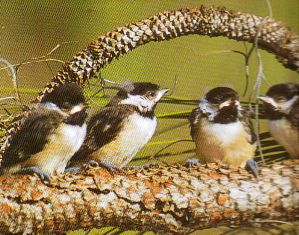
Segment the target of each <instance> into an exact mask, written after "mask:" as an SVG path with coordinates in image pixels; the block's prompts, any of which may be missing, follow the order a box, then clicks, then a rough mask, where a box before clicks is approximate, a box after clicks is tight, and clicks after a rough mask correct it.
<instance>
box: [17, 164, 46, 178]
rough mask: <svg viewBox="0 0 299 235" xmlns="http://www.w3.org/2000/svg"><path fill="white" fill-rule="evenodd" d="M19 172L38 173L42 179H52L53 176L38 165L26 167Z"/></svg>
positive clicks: (24, 173)
mask: <svg viewBox="0 0 299 235" xmlns="http://www.w3.org/2000/svg"><path fill="white" fill-rule="evenodd" d="M17 174H23V175H26V174H37V175H38V176H39V177H40V178H41V180H42V181H50V179H51V177H50V176H49V175H48V174H47V173H45V172H43V171H42V170H41V169H40V168H39V167H38V166H30V167H24V168H22V169H21V170H20V171H18V172H17Z"/></svg>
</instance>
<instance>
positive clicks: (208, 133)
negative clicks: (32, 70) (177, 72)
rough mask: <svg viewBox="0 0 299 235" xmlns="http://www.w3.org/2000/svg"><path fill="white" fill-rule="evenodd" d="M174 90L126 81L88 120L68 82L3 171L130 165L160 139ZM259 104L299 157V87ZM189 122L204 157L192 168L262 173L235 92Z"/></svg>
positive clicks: (9, 153)
mask: <svg viewBox="0 0 299 235" xmlns="http://www.w3.org/2000/svg"><path fill="white" fill-rule="evenodd" d="M167 91H168V89H162V88H160V87H159V86H158V85H156V84H152V83H147V82H136V83H132V84H127V85H125V86H123V87H122V88H120V90H119V91H118V92H117V94H116V95H115V96H114V97H113V98H112V99H111V101H110V102H109V103H108V105H106V106H105V107H103V108H102V109H100V110H99V111H98V112H97V113H96V114H95V115H93V116H92V117H91V118H90V120H89V121H87V120H86V119H87V112H86V109H87V105H86V102H85V99H84V95H83V92H82V90H81V89H80V87H79V86H78V85H76V84H75V83H66V84H64V85H63V86H61V87H59V88H57V89H55V90H54V91H53V92H51V93H49V94H47V95H45V96H44V98H43V99H42V101H41V103H40V105H39V107H38V108H37V109H36V110H35V111H32V112H31V113H30V114H29V116H28V117H27V118H26V120H25V121H24V122H23V124H22V126H21V128H20V130H19V131H18V132H17V133H16V134H15V135H14V136H13V138H12V140H11V143H10V145H9V146H8V147H7V148H6V150H5V152H4V154H3V159H2V165H1V170H0V173H1V174H13V173H20V174H27V173H29V174H30V173H36V174H38V175H39V176H40V177H41V178H42V179H45V180H49V179H50V177H51V176H53V175H56V174H60V173H63V172H65V171H68V172H77V171H79V170H81V169H82V167H84V166H85V165H87V164H90V163H93V162H96V163H98V164H100V165H102V166H105V167H107V168H120V167H124V166H126V165H127V164H128V163H129V162H130V161H131V160H132V158H133V157H134V156H135V155H136V154H137V153H138V151H139V150H140V149H141V148H142V147H143V146H144V145H145V144H146V143H147V142H148V141H149V140H150V139H151V137H152V136H153V134H154V132H155V130H156V126H157V120H156V117H155V113H154V112H155V107H156V105H157V103H158V102H159V101H160V99H161V98H162V97H163V96H164V95H165V94H166V93H167ZM260 99H261V100H262V101H263V102H264V103H265V110H266V117H267V118H268V119H269V129H270V132H271V134H272V135H273V137H274V138H275V139H276V140H277V141H278V142H279V144H281V145H282V146H283V147H285V148H286V150H287V151H288V152H289V154H290V156H291V157H293V158H299V147H298V142H299V84H294V83H286V84H278V85H274V86H272V87H271V88H270V89H269V91H268V92H267V94H266V96H263V97H260ZM189 120H190V126H191V136H192V138H193V140H194V141H195V145H196V153H197V156H198V159H197V160H194V159H190V160H189V161H188V163H189V164H194V163H197V162H198V160H199V161H200V162H202V163H208V162H219V163H224V164H228V165H232V166H236V167H239V166H240V167H245V166H246V167H248V169H249V170H250V171H252V173H253V174H254V175H258V168H257V164H256V162H255V161H254V160H253V158H254V156H255V152H256V136H255V134H254V132H253V128H252V125H251V122H250V119H249V115H248V114H247V113H246V111H245V110H243V108H242V106H241V104H240V101H239V97H238V94H237V93H236V92H235V91H234V90H233V89H231V88H227V87H217V88H214V89H212V90H210V91H209V92H208V93H207V94H206V95H205V96H204V97H203V99H201V100H200V102H199V105H198V107H197V108H195V109H194V110H193V111H192V113H191V116H190V118H189ZM86 123H87V124H86Z"/></svg>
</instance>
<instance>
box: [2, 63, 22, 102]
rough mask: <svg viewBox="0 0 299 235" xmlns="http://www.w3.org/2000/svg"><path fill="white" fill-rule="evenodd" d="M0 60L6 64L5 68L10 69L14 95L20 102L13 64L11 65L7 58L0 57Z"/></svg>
mask: <svg viewBox="0 0 299 235" xmlns="http://www.w3.org/2000/svg"><path fill="white" fill-rule="evenodd" d="M0 61H1V62H3V63H4V64H6V66H7V68H8V69H9V70H10V71H11V75H12V83H13V87H14V89H15V93H16V97H17V99H18V101H19V102H20V103H22V102H21V98H20V94H19V86H18V80H17V73H16V69H15V66H13V65H12V64H11V63H10V62H9V61H8V60H5V59H3V58H0Z"/></svg>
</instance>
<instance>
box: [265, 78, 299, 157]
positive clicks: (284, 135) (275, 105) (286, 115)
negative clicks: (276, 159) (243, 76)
mask: <svg viewBox="0 0 299 235" xmlns="http://www.w3.org/2000/svg"><path fill="white" fill-rule="evenodd" d="M259 99H260V100H262V101H263V102H264V107H265V115H266V118H267V119H268V126H269V130H270V133H271V135H272V136H273V138H274V139H275V140H276V141H277V142H278V143H279V144H280V145H282V146H283V147H284V148H285V149H286V151H287V152H288V153H289V154H290V156H291V157H292V158H299V83H281V84H276V85H274V86H272V87H270V89H269V90H268V91H267V93H266V96H261V97H259Z"/></svg>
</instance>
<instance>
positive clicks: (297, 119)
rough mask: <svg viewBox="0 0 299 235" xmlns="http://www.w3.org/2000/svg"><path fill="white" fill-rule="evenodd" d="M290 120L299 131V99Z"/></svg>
mask: <svg viewBox="0 0 299 235" xmlns="http://www.w3.org/2000/svg"><path fill="white" fill-rule="evenodd" d="M289 120H290V122H291V124H292V126H294V127H296V128H297V129H299V99H298V100H297V101H296V103H294V105H293V108H292V110H291V112H290V114H289Z"/></svg>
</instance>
